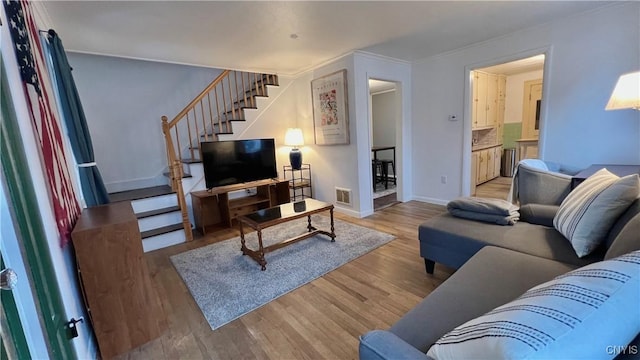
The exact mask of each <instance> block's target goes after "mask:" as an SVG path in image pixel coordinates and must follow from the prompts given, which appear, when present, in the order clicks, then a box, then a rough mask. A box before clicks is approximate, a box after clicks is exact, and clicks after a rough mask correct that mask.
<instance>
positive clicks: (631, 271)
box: [427, 251, 640, 359]
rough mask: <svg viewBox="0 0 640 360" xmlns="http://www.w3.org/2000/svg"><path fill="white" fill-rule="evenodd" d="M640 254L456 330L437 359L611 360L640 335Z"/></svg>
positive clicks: (582, 273)
mask: <svg viewBox="0 0 640 360" xmlns="http://www.w3.org/2000/svg"><path fill="white" fill-rule="evenodd" d="M639 288H640V251H636V252H633V253H629V254H626V255H623V256H620V257H617V258H614V259H611V260H607V261H602V262H598V263H594V264H591V265H587V266H585V267H582V268H579V269H577V270H574V271H571V272H569V273H567V274H563V275H560V276H558V277H556V278H555V279H554V280H552V281H549V282H546V283H544V284H541V285H538V286H536V287H534V288H532V289H530V290H528V291H527V292H526V293H524V294H523V295H522V296H520V297H519V298H518V299H516V300H514V301H512V302H510V303H507V304H505V305H502V306H500V307H498V308H496V309H494V310H493V311H491V312H489V313H487V314H485V315H483V316H481V317H478V318H475V319H473V320H471V321H468V322H467V323H465V324H463V325H461V326H459V327H457V328H455V329H454V330H452V331H451V332H449V333H448V334H446V335H445V336H443V337H442V338H441V339H439V340H438V341H437V342H436V344H435V345H434V346H433V347H432V348H431V349H430V350H429V352H428V353H427V354H428V355H429V356H431V357H433V358H435V359H468V358H482V359H506V358H509V359H513V358H523V359H524V358H527V359H551V358H558V357H562V358H571V359H584V358H611V357H613V355H615V354H614V353H612V352H611V351H610V350H609V348H610V347H612V346H616V345H618V346H624V345H626V344H628V343H629V342H630V341H632V339H634V338H635V337H636V334H638V332H640V321H639V320H638V319H640V307H639V306H638V303H640V292H639V291H638V289H639Z"/></svg>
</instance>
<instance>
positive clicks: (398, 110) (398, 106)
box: [367, 74, 404, 212]
mask: <svg viewBox="0 0 640 360" xmlns="http://www.w3.org/2000/svg"><path fill="white" fill-rule="evenodd" d="M369 80H379V81H385V82H388V83H393V84H394V85H395V86H394V89H393V92H394V93H395V100H394V106H395V116H394V118H395V119H394V120H395V127H396V139H395V147H396V150H395V151H396V163H395V164H394V165H395V168H396V171H398V170H399V169H404V166H402V164H401V162H402V159H403V158H404V157H403V156H399V153H400V152H401V151H402V147H401V144H402V96H403V95H402V91H401V89H402V82H401V81H398V80H387V79H384V78H381V77H378V76H371V75H369V74H367V120H368V137H367V146H368V149H369V156H368V157H367V158H368V164H369V171H368V175H367V179H368V183H367V184H368V188H369V190H368V191H369V193H370V197H369V200H370V204H371V210H372V212H375V209H374V205H373V201H374V199H373V181H374V179H373V173H372V171H371V161H373V155H372V153H371V147H372V146H373V143H372V142H373V99H372V97H373V96H372V95H374V94H371V89H370V88H369ZM390 91H391V90H390ZM394 175H396V174H394ZM403 176H404V173H403V172H402V171H401V173H400V176H399V177H403ZM399 177H398V176H396V200H397V201H401V199H402V197H401V194H402V193H401V191H402V189H401V188H402V187H401V184H400V182H398V181H397V180H398V178H399Z"/></svg>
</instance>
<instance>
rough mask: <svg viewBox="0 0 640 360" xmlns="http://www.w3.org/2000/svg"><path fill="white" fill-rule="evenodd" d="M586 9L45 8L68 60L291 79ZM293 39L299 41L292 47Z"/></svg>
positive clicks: (144, 4) (537, 4) (552, 5)
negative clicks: (88, 56) (342, 60)
mask: <svg viewBox="0 0 640 360" xmlns="http://www.w3.org/2000/svg"><path fill="white" fill-rule="evenodd" d="M607 4H609V2H592V1H402V2H400V1H258V2H253V1H195V2H192V1H47V2H45V3H44V5H45V7H46V11H47V13H48V15H49V17H50V19H51V21H52V23H53V24H54V27H55V30H56V31H57V32H58V34H59V35H60V37H61V39H62V41H63V42H64V45H65V48H66V49H67V50H68V51H77V52H86V53H94V54H103V55H113V56H122V57H131V58H140V59H148V60H158V61H167V62H175V63H184V64H193V65H201V66H211V67H218V68H230V69H242V70H254V71H271V72H276V73H280V74H296V73H299V72H301V71H304V70H306V69H310V68H313V67H315V66H317V65H319V64H322V63H323V62H326V61H328V60H331V59H333V58H335V57H337V56H340V55H343V54H346V53H349V52H351V51H353V50H364V51H369V52H373V53H377V54H381V55H385V56H390V57H394V58H397V59H402V60H407V61H412V60H416V59H421V58H425V57H428V56H432V55H436V54H439V53H442V52H445V51H449V50H453V49H456V48H460V47H463V46H467V45H470V44H473V43H476V42H479V41H483V40H487V39H490V38H494V37H496V36H500V35H504V34H507V33H510V32H513V31H516V30H518V29H523V28H527V27H531V26H535V25H539V24H543V23H546V22H549V21H553V20H556V19H560V18H564V17H566V16H570V15H572V14H575V13H578V12H583V11H587V10H590V9H594V8H596V7H601V6H605V5H607ZM292 34H296V35H297V38H295V39H294V38H292Z"/></svg>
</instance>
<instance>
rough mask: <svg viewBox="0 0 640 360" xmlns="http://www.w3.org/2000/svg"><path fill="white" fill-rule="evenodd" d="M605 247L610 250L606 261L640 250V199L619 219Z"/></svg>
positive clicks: (608, 236)
mask: <svg viewBox="0 0 640 360" xmlns="http://www.w3.org/2000/svg"><path fill="white" fill-rule="evenodd" d="M605 246H606V247H607V249H608V250H607V253H606V254H605V257H604V258H605V259H611V258H614V257H616V256H620V255H623V254H626V253H629V252H631V251H635V250H640V198H638V199H636V200H635V201H634V202H633V203H632V204H631V206H629V207H628V208H627V211H625V212H624V213H623V214H622V215H620V217H618V220H617V221H616V223H615V224H614V225H613V227H612V228H611V231H609V235H607V238H606V240H605Z"/></svg>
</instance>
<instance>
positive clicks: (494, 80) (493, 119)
mask: <svg viewBox="0 0 640 360" xmlns="http://www.w3.org/2000/svg"><path fill="white" fill-rule="evenodd" d="M486 96H487V115H486V117H487V120H486V126H496V123H497V118H498V75H496V74H487V93H486Z"/></svg>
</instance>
